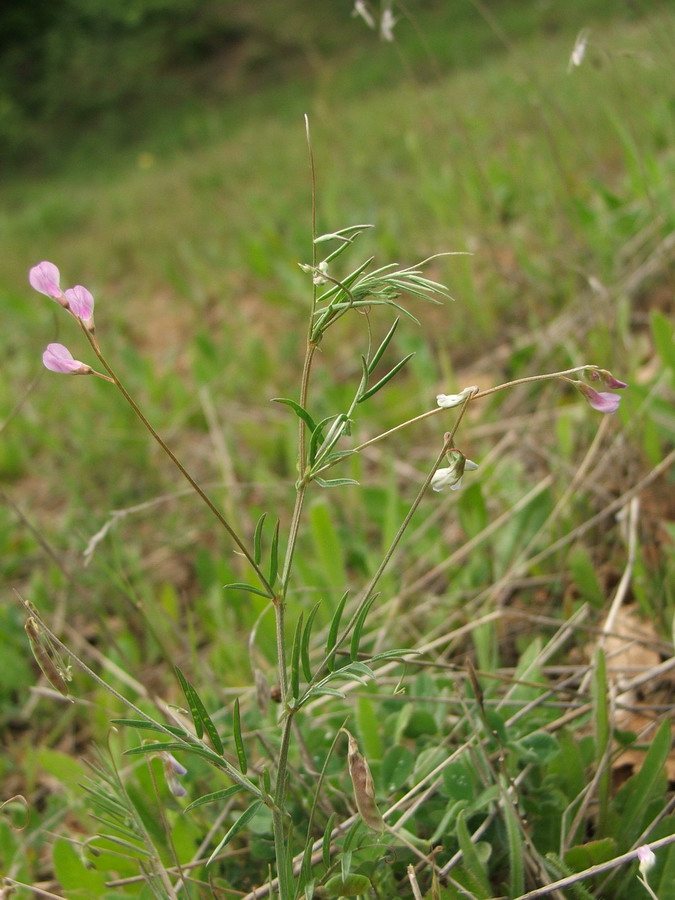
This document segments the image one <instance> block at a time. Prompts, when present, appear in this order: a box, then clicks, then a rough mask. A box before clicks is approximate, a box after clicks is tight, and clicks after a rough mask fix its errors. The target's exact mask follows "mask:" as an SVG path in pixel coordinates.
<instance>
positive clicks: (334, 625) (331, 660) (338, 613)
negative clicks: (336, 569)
mask: <svg viewBox="0 0 675 900" xmlns="http://www.w3.org/2000/svg"><path fill="white" fill-rule="evenodd" d="M347 597H349V591H345V592H344V594H343V595H342V597H341V598H340V602H339V603H338V605H337V609H336V610H335V612H334V613H333V618H332V620H331V623H330V628H329V629H328V638H327V640H326V666H327V667H328V668H329V669H330V670H331V672H332V671H333V669H335V657H334V654H333V650H334V648H335V644H336V643H337V636H338V629H339V628H340V619H341V618H342V613H343V610H344V608H345V603H346V602H347Z"/></svg>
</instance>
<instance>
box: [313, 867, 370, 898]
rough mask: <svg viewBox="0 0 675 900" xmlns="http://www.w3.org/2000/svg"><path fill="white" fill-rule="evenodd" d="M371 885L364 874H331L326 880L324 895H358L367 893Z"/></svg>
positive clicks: (330, 896)
mask: <svg viewBox="0 0 675 900" xmlns="http://www.w3.org/2000/svg"><path fill="white" fill-rule="evenodd" d="M371 887H372V884H371V883H370V879H369V878H366V876H365V875H356V874H354V873H352V874H351V875H348V876H347V877H346V878H343V877H342V875H333V877H332V878H329V879H328V881H327V882H326V884H325V886H324V888H325V891H326V896H327V897H329V898H332V897H358V896H360V895H361V894H367V893H368V892H369V891H370V889H371Z"/></svg>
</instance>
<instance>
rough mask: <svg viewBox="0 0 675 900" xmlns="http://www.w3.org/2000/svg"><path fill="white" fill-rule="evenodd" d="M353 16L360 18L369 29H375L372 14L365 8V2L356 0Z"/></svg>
mask: <svg viewBox="0 0 675 900" xmlns="http://www.w3.org/2000/svg"><path fill="white" fill-rule="evenodd" d="M352 15H353V16H361V18H362V19H363V21H364V22H365V23H366V25H367V26H368V27H369V28H374V27H375V19H374V18H373V16H372V13H371V12H370V10H369V9H368V7H367V6H366V3H365V0H356V3H355V4H354V9H353V11H352Z"/></svg>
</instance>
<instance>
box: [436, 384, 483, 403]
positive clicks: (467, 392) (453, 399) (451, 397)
mask: <svg viewBox="0 0 675 900" xmlns="http://www.w3.org/2000/svg"><path fill="white" fill-rule="evenodd" d="M477 390H478V386H477V385H475V384H472V385H471V387H466V388H464V390H463V391H460V393H459V394H437V395H436V403H437V404H438V405H439V406H441V407H442V408H443V409H452V407H453V406H459V405H460V403H464V401H465V400H466V398H467V397H470V396H471V394H475V393H476V391H477Z"/></svg>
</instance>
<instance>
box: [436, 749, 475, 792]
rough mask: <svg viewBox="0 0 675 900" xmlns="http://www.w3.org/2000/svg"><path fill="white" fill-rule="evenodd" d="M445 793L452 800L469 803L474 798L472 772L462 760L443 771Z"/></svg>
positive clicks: (454, 762)
mask: <svg viewBox="0 0 675 900" xmlns="http://www.w3.org/2000/svg"><path fill="white" fill-rule="evenodd" d="M443 785H444V787H445V792H446V794H447V795H448V797H450V798H451V799H452V800H466V801H468V802H470V801H471V800H473V798H474V797H475V796H476V783H475V780H474V778H473V777H472V771H471V769H470V767H469V766H468V765H467V764H466V762H465V761H464V760H463V759H456V760H454V761H453V762H451V763H449V764H448V765H447V766H446V767H445V768H444V769H443Z"/></svg>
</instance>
